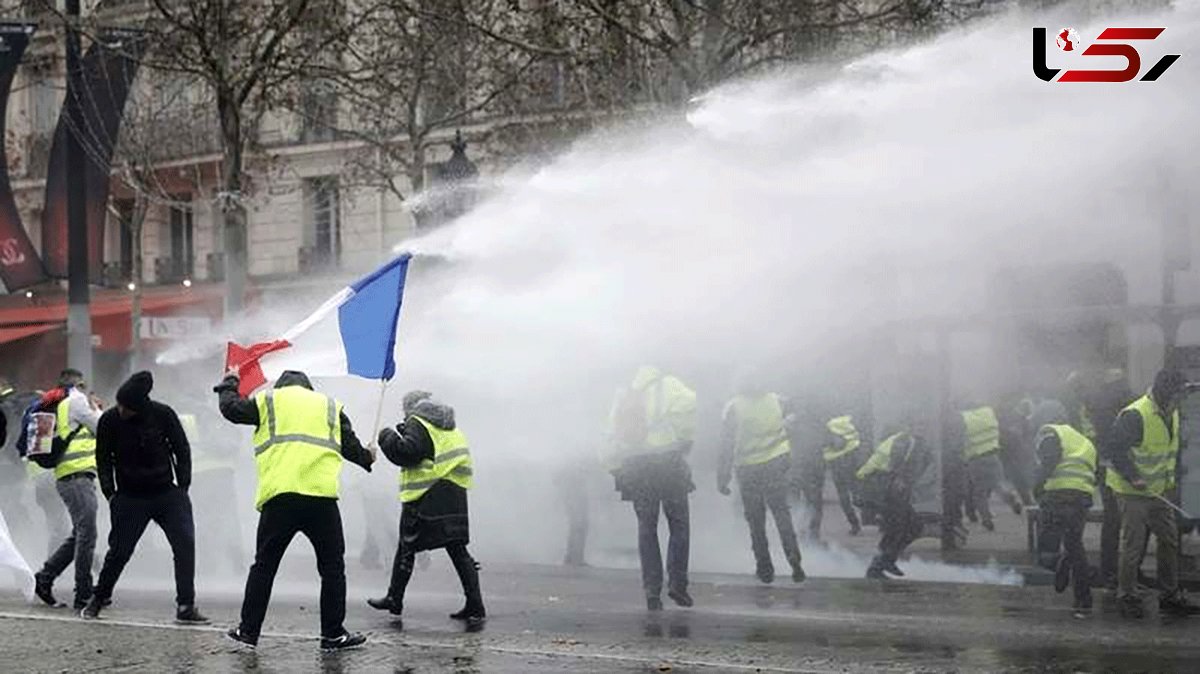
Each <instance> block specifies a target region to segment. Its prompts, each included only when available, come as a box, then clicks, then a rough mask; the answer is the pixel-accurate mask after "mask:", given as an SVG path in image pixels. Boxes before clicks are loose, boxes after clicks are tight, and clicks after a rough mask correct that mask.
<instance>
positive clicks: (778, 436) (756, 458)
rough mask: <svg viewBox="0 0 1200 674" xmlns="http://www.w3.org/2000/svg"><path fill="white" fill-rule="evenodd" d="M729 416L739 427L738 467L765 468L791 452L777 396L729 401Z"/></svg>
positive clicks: (765, 395)
mask: <svg viewBox="0 0 1200 674" xmlns="http://www.w3.org/2000/svg"><path fill="white" fill-rule="evenodd" d="M726 412H727V413H730V414H733V415H734V421H735V422H736V423H737V435H736V436H735V438H734V453H735V456H736V457H737V462H738V465H741V466H755V465H758V464H763V463H766V462H768V461H770V460H771V459H775V458H778V457H781V456H783V455H785V454H787V453H788V452H790V451H792V445H791V443H790V442H789V441H788V435H787V427H786V426H785V425H784V423H783V406H782V405H780V404H779V396H777V395H775V394H774V393H764V394H762V395H760V396H756V397H754V398H750V397H747V396H743V395H739V396H736V397H734V399H733V400H731V401H729V406H728V407H727V408H726Z"/></svg>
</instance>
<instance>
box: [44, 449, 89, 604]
mask: <svg viewBox="0 0 1200 674" xmlns="http://www.w3.org/2000/svg"><path fill="white" fill-rule="evenodd" d="M95 480H96V478H95V476H93V475H92V474H90V473H76V474H75V475H70V476H67V477H65V478H63V479H61V480H59V481H58V482H56V483H55V485H54V487H55V489H57V490H58V495H59V497H60V498H62V501H63V504H64V505H66V506H67V514H68V515H70V517H71V535H69V536H67V540H65V541H63V542H62V545H60V546H58V549H57V550H55V551H54V553H53V554H51V555H50V558H49V559H47V560H46V564H45V566H43V567H42V570H41V571H40V572H39V573H38V575H40V576H42V577H43V578H48V579H50V580H51V581H53V580H54V579H55V578H58V577H59V576H60V575H62V572H63V571H66V569H67V567H68V566H70V565H71V564H72V563H74V564H75V601H76V602H80V601H86V600H87V599H89V598H91V596H92V563H93V562H94V561H95V557H96V485H95Z"/></svg>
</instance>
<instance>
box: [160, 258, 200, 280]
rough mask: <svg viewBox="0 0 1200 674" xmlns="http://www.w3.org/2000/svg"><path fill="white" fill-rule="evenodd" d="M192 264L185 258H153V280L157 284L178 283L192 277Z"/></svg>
mask: <svg viewBox="0 0 1200 674" xmlns="http://www.w3.org/2000/svg"><path fill="white" fill-rule="evenodd" d="M193 267H194V264H193V263H192V260H190V259H187V258H176V257H156V258H154V282H155V283H158V284H166V283H179V282H180V281H183V280H184V279H190V278H191V277H192V272H193Z"/></svg>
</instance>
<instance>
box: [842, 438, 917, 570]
mask: <svg viewBox="0 0 1200 674" xmlns="http://www.w3.org/2000/svg"><path fill="white" fill-rule="evenodd" d="M924 428H925V424H924V423H923V422H922V421H921V420H920V419H919V418H917V417H915V416H911V417H909V418H907V419H904V420H903V421H902V422H901V423H900V425H899V427H897V428H895V429H893V431H894V432H892V433H890V434H888V435H887V436H886V437H885V438H884V440H883V442H881V443H879V445H878V446H877V447H876V448H875V451H874V453H872V454H871V457H870V458H868V459H867V461H866V463H864V464H863V465H862V467H861V468H859V469H858V472H857V474H856V477H857V478H858V479H859V480H861V481H862V482H863V495H864V496H863V497H864V498H865V499H868V500H870V501H872V502H873V504H874V507H875V509H876V510H877V511H878V512H879V513H880V522H879V533H880V538H879V554H878V555H875V557H874V559H872V560H871V564H870V566H868V567H867V578H874V579H879V580H884V579H886V578H887V576H886V575H885V574H891V575H893V576H903V575H904V571H902V570H901V569H900V567H899V566H897V565H896V561H897V560H899V559H900V555H902V554H904V551H905V550H906V549H907V548H908V546H909V545H912V543H913V541H915V540H917V538H918V537H919V536H920V535H921V530H922V524H921V517H920V515H919V514H918V513H917V511H916V509H915V508H914V507H913V502H914V491H915V488H916V486H917V485H918V484H919V483H920V482H921V481H922V479H923V476H924V475H925V473H926V471H928V470H929V467H930V466H932V465H933V453H932V452H931V451H930V449H929V445H928V443H927V442H926V441H925V433H924Z"/></svg>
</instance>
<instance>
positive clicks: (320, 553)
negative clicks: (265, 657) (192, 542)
mask: <svg viewBox="0 0 1200 674" xmlns="http://www.w3.org/2000/svg"><path fill="white" fill-rule="evenodd" d="M298 533H300V534H304V536H305V537H306V538H308V541H309V543H311V544H312V546H313V551H314V552H315V553H316V555H317V573H319V574H320V575H321V636H325V637H337V636H341V635H342V634H344V633H345V631H346V630H345V628H344V627H343V623H344V622H345V619H346V562H345V559H344V555H345V553H346V540H345V538H344V537H343V535H342V515H341V512H340V511H338V504H337V499H333V498H322V497H319V496H304V495H301V494H280V495H279V496H276V497H275V498H273V499H271V500H270V501H267V502H266V503H264V504H263V507H262V513H261V514H260V515H259V518H258V535H257V548H258V549H257V551H256V552H255V555H254V564H252V565H251V566H250V574H249V576H247V577H246V596H245V598H244V599H243V600H242V624H241V630H242V633H243V634H246V635H248V636H250V637H257V636H258V633H259V631H261V630H262V623H263V619H264V618H265V617H266V615H267V604H268V603H269V602H270V601H271V588H272V586H274V584H275V573H276V572H277V571H279V562H280V561H281V560H282V559H283V553H284V552H285V551H287V548H288V545H290V544H291V542H292V539H293V538H294V537H295V536H296V534H298Z"/></svg>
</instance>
